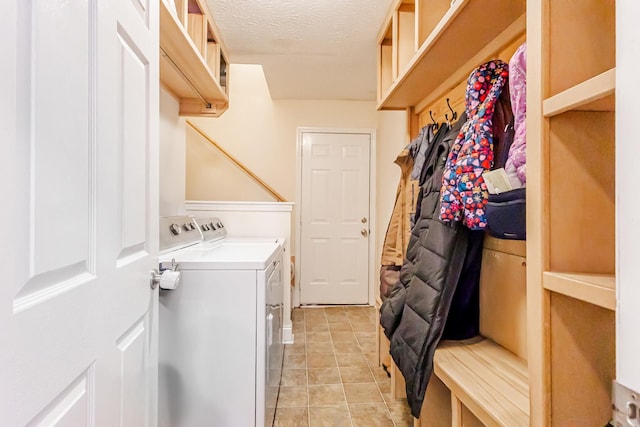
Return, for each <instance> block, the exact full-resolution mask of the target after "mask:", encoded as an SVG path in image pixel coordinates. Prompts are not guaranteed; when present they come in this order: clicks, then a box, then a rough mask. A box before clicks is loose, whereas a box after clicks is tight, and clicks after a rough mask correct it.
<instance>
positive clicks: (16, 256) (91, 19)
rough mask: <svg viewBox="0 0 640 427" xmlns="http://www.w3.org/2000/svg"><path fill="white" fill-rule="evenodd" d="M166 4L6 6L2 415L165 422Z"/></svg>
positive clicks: (32, 420)
mask: <svg viewBox="0 0 640 427" xmlns="http://www.w3.org/2000/svg"><path fill="white" fill-rule="evenodd" d="M157 16H158V2H157V1H150V0H119V1H110V0H24V1H11V2H5V3H4V4H3V13H2V14H0V39H1V40H2V41H1V42H0V43H1V44H2V52H3V60H2V61H0V62H1V65H0V67H1V68H0V75H1V76H2V79H0V91H1V93H2V94H3V95H2V101H0V105H1V107H0V108H2V110H1V111H0V116H1V117H2V122H1V124H2V126H0V132H1V133H0V141H1V142H0V144H1V146H2V150H1V152H2V157H3V159H2V162H3V167H2V168H0V182H2V184H3V186H4V189H3V202H2V209H1V210H0V220H1V222H2V223H3V224H5V225H6V228H5V232H4V233H3V236H2V239H1V240H0V259H2V260H3V264H4V265H3V278H2V282H1V283H2V285H1V286H0V426H12V427H14V426H25V425H26V426H73V427H75V426H105V427H112V426H131V427H140V426H154V425H156V424H157V415H156V412H157V408H156V406H157V404H156V401H157V335H156V334H157V331H156V325H157V290H156V291H153V290H151V288H150V286H149V278H148V275H149V271H150V270H151V269H152V268H153V267H154V266H156V265H157V245H158V244H157V235H158V233H157V216H158V207H157V206H158V195H157V192H158V190H157V181H158V180H157V137H158V135H157V126H158V118H157V116H158V17H157Z"/></svg>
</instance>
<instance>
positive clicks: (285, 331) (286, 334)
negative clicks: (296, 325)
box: [282, 326, 293, 344]
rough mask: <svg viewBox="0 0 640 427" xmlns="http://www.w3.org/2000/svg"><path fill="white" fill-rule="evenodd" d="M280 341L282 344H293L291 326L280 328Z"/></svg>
mask: <svg viewBox="0 0 640 427" xmlns="http://www.w3.org/2000/svg"><path fill="white" fill-rule="evenodd" d="M282 342H283V343H284V344H293V327H292V326H285V327H284V328H282Z"/></svg>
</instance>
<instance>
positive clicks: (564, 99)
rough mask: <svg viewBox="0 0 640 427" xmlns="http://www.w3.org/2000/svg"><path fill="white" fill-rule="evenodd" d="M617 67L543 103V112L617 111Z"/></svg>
mask: <svg viewBox="0 0 640 427" xmlns="http://www.w3.org/2000/svg"><path fill="white" fill-rule="evenodd" d="M615 90H616V69H615V68H612V69H610V70H608V71H605V72H604V73H602V74H599V75H597V76H595V77H592V78H590V79H589V80H587V81H585V82H582V83H580V84H578V85H576V86H573V87H571V88H569V89H567V90H565V91H563V92H560V93H559V94H557V95H554V96H552V97H550V98H547V99H546V100H544V101H543V103H542V114H543V115H544V116H545V117H552V116H556V115H558V114H562V113H564V112H566V111H571V110H579V111H615V97H614V93H615Z"/></svg>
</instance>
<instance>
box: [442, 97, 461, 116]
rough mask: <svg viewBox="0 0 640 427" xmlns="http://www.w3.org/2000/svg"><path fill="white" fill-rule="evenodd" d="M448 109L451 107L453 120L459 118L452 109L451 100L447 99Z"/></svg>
mask: <svg viewBox="0 0 640 427" xmlns="http://www.w3.org/2000/svg"><path fill="white" fill-rule="evenodd" d="M447 107H449V110H451V113H452V115H451V120H455V119H457V118H458V113H456V112H455V111H453V108H451V104H449V98H447ZM445 117H446V115H445Z"/></svg>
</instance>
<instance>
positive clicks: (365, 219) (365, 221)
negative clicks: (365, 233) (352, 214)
mask: <svg viewBox="0 0 640 427" xmlns="http://www.w3.org/2000/svg"><path fill="white" fill-rule="evenodd" d="M360 221H362V223H363V224H366V223H367V218H366V217H364V216H363V217H362V219H361V220H360Z"/></svg>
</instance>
